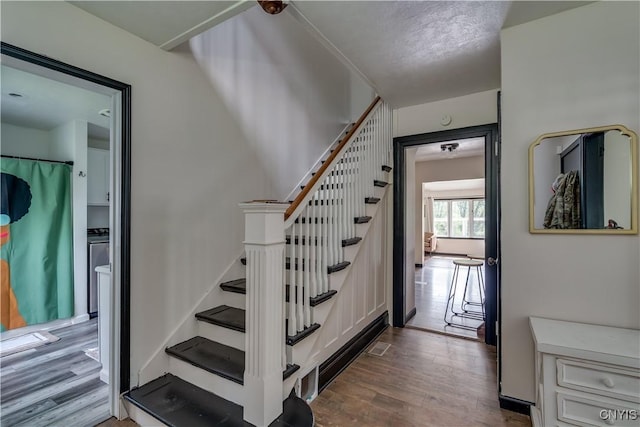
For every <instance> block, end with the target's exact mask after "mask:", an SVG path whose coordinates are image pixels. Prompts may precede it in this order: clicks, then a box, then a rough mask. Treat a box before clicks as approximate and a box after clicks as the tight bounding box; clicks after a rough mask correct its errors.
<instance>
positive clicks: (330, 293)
mask: <svg viewBox="0 0 640 427" xmlns="http://www.w3.org/2000/svg"><path fill="white" fill-rule="evenodd" d="M337 293H338V291H336V290H331V291H328V292H325V293H323V294H320V295H318V296H315V297H313V298H309V305H310V306H311V307H315V306H316V305H319V304H322V303H323V302H325V301H328V300H330V299H331V298H332V297H333V296H334V295H335V294H337Z"/></svg>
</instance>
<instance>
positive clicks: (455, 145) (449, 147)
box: [440, 142, 460, 153]
mask: <svg viewBox="0 0 640 427" xmlns="http://www.w3.org/2000/svg"><path fill="white" fill-rule="evenodd" d="M459 145H460V144H458V143H457V142H450V143H448V144H441V145H440V151H448V152H450V153H451V152H452V151H454V150H455V149H456V148H458V146H459Z"/></svg>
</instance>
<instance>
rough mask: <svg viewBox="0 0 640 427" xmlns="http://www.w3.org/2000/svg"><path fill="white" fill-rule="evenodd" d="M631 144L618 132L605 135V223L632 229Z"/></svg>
mask: <svg viewBox="0 0 640 427" xmlns="http://www.w3.org/2000/svg"><path fill="white" fill-rule="evenodd" d="M630 150H631V144H630V143H629V137H628V136H624V135H622V134H621V133H620V132H618V131H609V132H606V133H605V134H604V177H603V178H604V221H605V224H606V223H607V221H608V220H609V219H613V220H614V221H616V222H617V223H618V225H619V226H620V227H623V228H631V159H630V152H631V151H630Z"/></svg>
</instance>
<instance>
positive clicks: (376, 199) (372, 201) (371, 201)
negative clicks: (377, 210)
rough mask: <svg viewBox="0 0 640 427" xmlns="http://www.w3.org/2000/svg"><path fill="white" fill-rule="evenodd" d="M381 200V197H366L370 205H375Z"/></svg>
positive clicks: (366, 201) (365, 199)
mask: <svg viewBox="0 0 640 427" xmlns="http://www.w3.org/2000/svg"><path fill="white" fill-rule="evenodd" d="M379 201H380V198H379V197H365V198H364V202H365V203H366V204H368V205H375V204H376V203H378V202H379Z"/></svg>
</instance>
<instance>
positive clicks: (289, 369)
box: [282, 363, 300, 381]
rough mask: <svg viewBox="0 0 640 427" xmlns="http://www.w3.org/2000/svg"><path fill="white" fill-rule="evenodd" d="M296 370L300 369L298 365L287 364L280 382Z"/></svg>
mask: <svg viewBox="0 0 640 427" xmlns="http://www.w3.org/2000/svg"><path fill="white" fill-rule="evenodd" d="M298 369H300V365H296V364H291V363H287V369H285V370H284V372H283V373H282V380H283V381H284V380H286V379H287V378H289V377H290V376H291V375H293V373H294V372H295V371H297V370H298Z"/></svg>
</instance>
